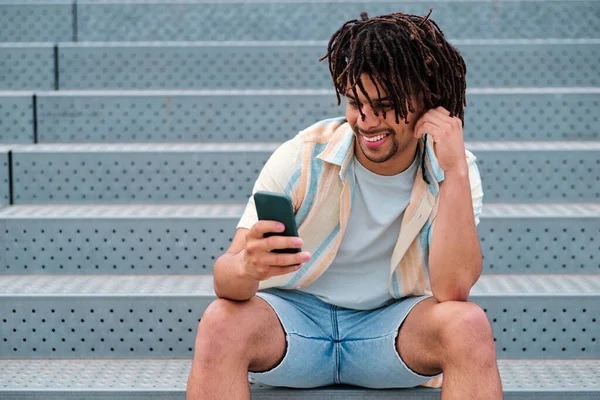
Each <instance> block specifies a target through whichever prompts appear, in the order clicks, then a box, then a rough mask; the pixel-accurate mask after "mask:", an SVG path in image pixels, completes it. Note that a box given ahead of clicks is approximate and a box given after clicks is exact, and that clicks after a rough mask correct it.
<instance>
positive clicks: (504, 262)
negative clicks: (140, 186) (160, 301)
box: [0, 215, 600, 274]
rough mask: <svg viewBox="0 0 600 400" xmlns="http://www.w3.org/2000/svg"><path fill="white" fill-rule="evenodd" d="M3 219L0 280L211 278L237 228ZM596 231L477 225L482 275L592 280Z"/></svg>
mask: <svg viewBox="0 0 600 400" xmlns="http://www.w3.org/2000/svg"><path fill="white" fill-rule="evenodd" d="M240 216H241V215H240ZM1 218H2V217H1V216H0V243H2V244H3V247H2V248H1V249H0V274H40V273H48V274H190V273H194V274H195V273H199V274H211V273H212V266H213V264H214V262H215V260H216V259H217V258H218V257H219V256H220V255H221V254H223V253H224V251H225V250H227V248H229V245H230V243H231V238H232V237H233V235H234V234H235V227H236V225H237V222H238V220H239V216H235V217H230V218H210V217H206V218H194V217H190V218H160V219H156V218H130V217H128V218H97V219H88V218H64V217H63V218H61V217H60V216H56V217H55V218H43V219H40V218H39V217H32V218H18V219H16V218H8V219H1ZM599 226H600V221H599V218H587V219H585V218H486V217H483V218H482V219H481V223H480V225H479V227H478V231H479V236H480V241H481V248H482V252H483V255H484V273H496V274H497V273H513V274H514V273H527V274H531V273H542V274H549V273H569V274H580V273H581V274H593V273H598V272H600V259H599V258H598V257H597V255H598V252H599V249H598V246H599V245H600V244H598V242H597V241H596V240H597V238H598V237H599V236H600V228H598V227H599Z"/></svg>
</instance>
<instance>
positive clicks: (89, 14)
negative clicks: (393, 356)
mask: <svg viewBox="0 0 600 400" xmlns="http://www.w3.org/2000/svg"><path fill="white" fill-rule="evenodd" d="M429 7H433V8H434V12H433V14H432V16H431V17H432V18H433V19H434V20H435V21H436V22H437V23H438V24H439V25H440V27H441V28H442V30H443V31H444V33H445V35H446V37H447V38H449V39H450V42H451V43H452V44H454V45H455V46H456V47H457V48H458V49H459V50H460V51H461V54H462V55H463V57H464V58H465V61H466V63H467V69H468V74H467V82H468V89H467V103H468V106H467V108H466V110H465V138H466V141H467V148H468V149H470V150H471V151H472V152H473V153H474V154H475V155H476V156H477V157H478V159H479V168H480V171H481V174H482V179H483V185H484V193H485V197H484V208H483V214H482V217H481V224H480V225H479V227H478V231H479V235H480V240H481V245H482V250H483V253H484V272H483V275H482V277H481V279H480V280H479V282H478V283H477V284H476V285H475V287H474V288H473V290H472V292H471V301H473V302H476V303H477V304H479V305H480V306H481V307H483V308H484V309H485V311H486V313H487V315H488V318H489V320H490V322H491V324H492V328H493V331H494V337H495V341H496V348H497V352H498V358H499V361H498V364H499V367H500V373H501V376H502V381H503V387H504V392H505V398H506V399H523V400H525V399H527V400H529V399H532V400H533V399H540V398H543V399H556V400H558V399H560V400H562V399H567V398H568V399H578V400H583V399H586V400H588V399H590V400H591V399H598V398H600V346H599V345H598V340H599V339H600V335H599V333H600V329H599V323H598V319H599V318H600V123H599V115H600V67H599V65H600V1H598V0H589V1H579V0H553V1H541V0H523V1H512V0H505V1H501V0H500V1H490V0H456V1H454V0H452V1H444V0H438V1H431V2H427V3H424V2H422V1H417V0H415V1H385V0H381V1H337V0H331V1H315V0H305V1H301V0H279V1H275V0H248V1H236V0H224V1H220V2H210V1H203V0H186V1H181V0H180V1H175V0H170V1H169V0H164V1H152V2H143V1H137V0H111V1H109V0H105V1H103V0H86V1H84V0H36V1H35V2H34V1H26V2H24V1H20V2H18V1H6V0H0V143H1V144H0V177H1V178H0V204H1V205H2V206H1V207H0V244H1V246H0V327H1V333H0V398H1V399H3V400H4V399H6V400H12V399H19V400H21V399H49V400H55V399H56V400H58V399H60V400H63V399H97V400H108V399H169V400H170V399H184V398H185V386H186V381H187V375H188V373H189V368H190V362H191V358H192V355H193V350H194V349H193V344H194V338H195V335H196V329H197V325H198V321H199V319H200V317H201V316H202V313H203V311H204V309H205V308H206V307H207V306H208V305H209V304H210V302H211V301H213V300H214V299H215V294H214V292H213V289H212V265H213V263H214V261H215V260H216V258H217V257H218V256H219V255H221V254H222V253H223V251H224V250H225V249H227V247H228V246H229V244H230V242H231V238H232V237H233V235H234V232H235V226H236V223H237V221H238V219H239V218H240V216H241V214H242V212H243V209H244V205H245V202H246V200H247V198H248V196H249V195H250V193H251V189H252V185H253V183H254V180H255V179H256V177H257V176H258V173H259V171H260V170H261V168H262V166H263V165H264V163H265V162H266V160H267V158H268V157H269V155H270V154H271V153H272V152H273V151H274V150H275V149H276V148H277V146H278V145H279V144H280V143H282V142H283V141H284V140H287V139H288V138H291V137H292V136H293V135H295V134H296V133H297V132H298V131H299V130H301V129H303V128H305V127H307V126H309V125H311V124H312V123H314V122H316V121H318V120H321V119H324V118H329V117H334V116H339V115H343V113H344V110H343V107H342V108H338V107H336V104H335V94H334V92H333V88H332V85H331V78H330V77H329V72H328V69H327V65H326V64H324V63H319V62H318V61H317V60H318V58H319V57H321V56H323V55H324V54H325V48H326V44H327V41H328V39H329V37H330V36H331V34H332V33H333V32H334V31H335V30H336V29H337V28H338V27H339V26H340V25H341V24H342V23H343V22H344V21H346V20H348V19H353V18H358V16H359V14H360V12H361V11H367V12H368V13H369V15H378V14H384V13H389V12H394V11H403V12H408V13H414V14H420V15H426V14H427V12H428V9H429ZM251 393H252V398H253V399H263V400H266V399H290V400H292V399H297V400H301V399H302V400H309V399H310V400H316V399H328V400H329V399H334V400H341V399H346V398H352V399H369V400H370V399H407V400H417V399H419V400H423V399H427V400H430V399H437V398H439V396H440V392H439V390H436V389H426V388H415V389H406V390H369V389H363V388H357V387H349V386H335V387H327V388H318V389H311V390H297V389H284V388H271V387H267V386H263V385H260V384H256V383H253V384H251Z"/></svg>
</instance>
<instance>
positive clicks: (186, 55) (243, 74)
mask: <svg viewBox="0 0 600 400" xmlns="http://www.w3.org/2000/svg"><path fill="white" fill-rule="evenodd" d="M323 52H324V47H321V46H318V47H317V46H296V45H292V46H283V45H280V46H260V47H258V46H256V47H245V46H225V47H215V46H201V45H194V44H188V45H184V44H180V45H173V46H171V45H168V46H163V45H159V44H154V45H150V44H138V45H133V44H132V45H125V44H123V45H117V44H114V45H111V46H100V47H95V46H90V45H85V44H81V45H63V46H61V48H60V51H59V60H60V61H59V63H60V67H59V68H60V74H61V77H62V78H61V82H60V88H61V89H236V88H237V89H281V88H285V89H293V88H298V89H307V88H329V87H333V86H332V84H331V77H330V76H329V72H328V67H327V64H326V63H320V62H319V58H320V57H321V56H322V55H323V54H322V53H323Z"/></svg>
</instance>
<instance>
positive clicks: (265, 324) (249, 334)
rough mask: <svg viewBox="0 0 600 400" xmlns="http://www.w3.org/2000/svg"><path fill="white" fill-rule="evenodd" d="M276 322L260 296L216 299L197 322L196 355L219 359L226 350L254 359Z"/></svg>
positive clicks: (229, 352) (228, 352) (232, 353)
mask: <svg viewBox="0 0 600 400" xmlns="http://www.w3.org/2000/svg"><path fill="white" fill-rule="evenodd" d="M275 323H276V324H277V327H278V326H279V321H278V320H277V317H275V316H274V313H273V311H272V310H271V309H270V306H269V305H267V304H266V303H265V302H264V301H263V300H261V299H259V298H257V297H254V298H252V299H250V300H247V301H231V300H226V299H217V300H215V301H213V302H212V303H211V304H210V305H209V306H208V307H207V309H206V311H205V312H204V315H203V316H202V318H201V320H200V323H199V324H198V333H197V336H196V343H195V356H194V358H197V357H198V356H202V357H203V359H205V360H206V359H218V358H221V357H223V356H225V355H226V354H227V355H232V356H235V357H242V358H244V357H246V356H247V357H246V358H248V360H251V359H252V358H253V357H254V354H253V352H255V351H256V348H260V347H264V346H262V344H263V343H262V342H264V341H265V335H266V334H268V333H272V331H273V329H272V327H273V325H274V324H275ZM284 340H285V338H284Z"/></svg>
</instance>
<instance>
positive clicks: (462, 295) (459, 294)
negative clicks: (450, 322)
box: [431, 274, 479, 303]
mask: <svg viewBox="0 0 600 400" xmlns="http://www.w3.org/2000/svg"><path fill="white" fill-rule="evenodd" d="M477 279H479V274H477V275H476V276H473V277H469V278H466V279H461V280H458V279H456V280H453V281H452V282H444V283H437V284H434V283H433V282H432V283H431V291H432V293H433V297H435V299H436V300H437V301H438V303H443V302H445V301H467V300H468V299H469V294H470V293H471V288H472V287H473V285H474V284H475V282H476V281H477Z"/></svg>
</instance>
